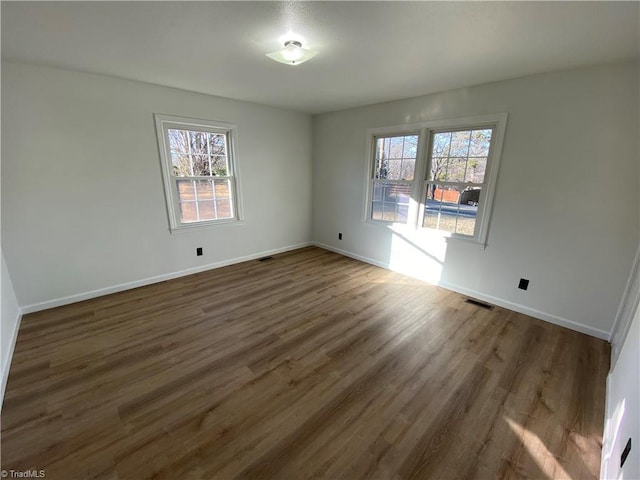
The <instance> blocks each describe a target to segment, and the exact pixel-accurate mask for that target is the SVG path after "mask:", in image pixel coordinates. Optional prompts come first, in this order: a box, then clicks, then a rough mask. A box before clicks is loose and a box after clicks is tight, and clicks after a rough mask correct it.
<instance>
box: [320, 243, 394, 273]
mask: <svg viewBox="0 0 640 480" xmlns="http://www.w3.org/2000/svg"><path fill="white" fill-rule="evenodd" d="M312 244H313V245H315V246H316V247H320V248H324V249H325V250H329V251H330V252H334V253H339V254H340V255H344V256H345V257H349V258H353V259H355V260H360V261H361V262H364V263H370V264H371V265H375V266H376V267H380V268H384V269H386V270H392V269H391V268H389V264H388V263H385V262H380V261H378V260H376V259H374V258H370V257H363V256H362V255H358V254H357V253H352V252H349V251H347V250H342V249H340V248H336V247H332V246H331V245H325V244H324V243H320V242H312Z"/></svg>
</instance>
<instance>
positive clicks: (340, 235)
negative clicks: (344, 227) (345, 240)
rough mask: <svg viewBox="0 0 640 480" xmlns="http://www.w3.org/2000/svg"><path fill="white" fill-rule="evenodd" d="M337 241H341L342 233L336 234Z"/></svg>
mask: <svg viewBox="0 0 640 480" xmlns="http://www.w3.org/2000/svg"><path fill="white" fill-rule="evenodd" d="M338 240H342V233H340V232H338Z"/></svg>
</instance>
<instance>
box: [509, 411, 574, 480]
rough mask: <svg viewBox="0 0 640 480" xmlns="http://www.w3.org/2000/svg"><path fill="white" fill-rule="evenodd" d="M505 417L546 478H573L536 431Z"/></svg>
mask: <svg viewBox="0 0 640 480" xmlns="http://www.w3.org/2000/svg"><path fill="white" fill-rule="evenodd" d="M504 419H505V420H506V421H507V424H508V425H509V427H510V428H511V430H513V432H514V433H515V434H516V435H517V436H518V438H521V439H522V444H523V445H524V447H525V448H526V449H527V452H528V453H529V455H531V458H532V459H533V461H534V462H536V464H537V465H538V467H539V468H540V471H542V473H544V475H545V478H546V479H549V480H550V479H555V478H571V477H570V476H569V475H568V474H567V472H566V471H565V470H564V469H563V468H562V466H561V465H560V463H558V461H557V460H556V459H555V457H554V456H553V454H552V453H551V452H550V451H549V450H548V449H547V447H546V446H545V444H544V443H543V442H542V440H540V438H539V437H538V436H537V435H536V434H535V433H533V432H530V431H529V430H527V429H526V428H525V427H523V426H522V425H520V424H519V423H517V422H515V421H514V420H511V419H510V418H509V417H506V416H505V417H504Z"/></svg>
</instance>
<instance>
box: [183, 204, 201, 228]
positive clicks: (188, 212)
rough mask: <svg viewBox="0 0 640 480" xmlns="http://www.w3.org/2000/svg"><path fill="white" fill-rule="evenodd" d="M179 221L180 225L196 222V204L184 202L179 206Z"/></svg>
mask: <svg viewBox="0 0 640 480" xmlns="http://www.w3.org/2000/svg"><path fill="white" fill-rule="evenodd" d="M180 221H181V222H182V223H191V222H197V221H198V210H197V208H196V202H185V203H181V204H180Z"/></svg>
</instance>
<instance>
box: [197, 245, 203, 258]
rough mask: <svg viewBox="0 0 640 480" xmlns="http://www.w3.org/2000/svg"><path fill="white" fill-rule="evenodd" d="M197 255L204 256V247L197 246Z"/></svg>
mask: <svg viewBox="0 0 640 480" xmlns="http://www.w3.org/2000/svg"><path fill="white" fill-rule="evenodd" d="M196 255H197V256H198V257H201V256H202V247H198V248H196Z"/></svg>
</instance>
